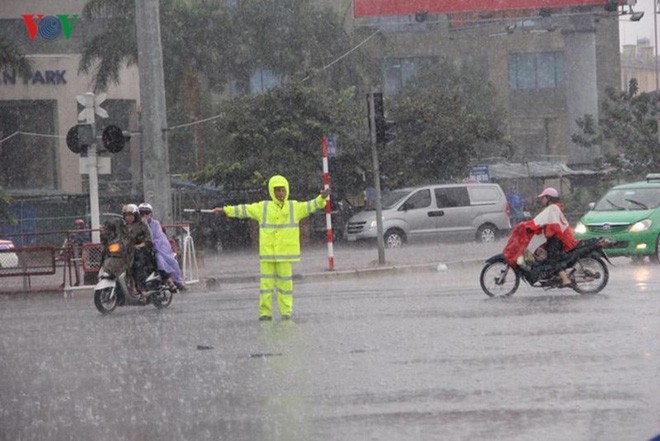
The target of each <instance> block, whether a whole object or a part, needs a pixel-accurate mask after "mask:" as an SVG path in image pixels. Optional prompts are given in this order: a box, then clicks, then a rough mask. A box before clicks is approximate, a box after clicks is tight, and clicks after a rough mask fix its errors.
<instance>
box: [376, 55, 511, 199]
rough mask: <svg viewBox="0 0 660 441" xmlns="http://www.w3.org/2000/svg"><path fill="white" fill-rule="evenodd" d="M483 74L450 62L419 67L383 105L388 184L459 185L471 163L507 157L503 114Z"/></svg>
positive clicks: (384, 162)
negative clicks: (387, 125) (388, 128)
mask: <svg viewBox="0 0 660 441" xmlns="http://www.w3.org/2000/svg"><path fill="white" fill-rule="evenodd" d="M495 98H496V92H495V89H494V87H493V86H492V84H491V83H490V82H489V81H488V79H487V76H486V72H485V70H482V69H478V68H475V66H472V65H470V66H468V65H463V66H456V65H455V64H454V63H452V62H451V61H449V60H441V61H439V62H438V63H437V64H432V65H428V66H424V67H423V68H421V69H420V73H419V74H418V75H417V76H416V77H415V78H413V80H412V81H410V82H409V83H408V85H407V86H406V87H405V88H404V89H403V90H402V91H401V93H400V94H398V95H396V96H394V97H392V98H390V99H389V100H387V101H386V107H391V111H389V112H387V113H388V114H387V118H388V119H392V120H394V121H395V122H396V138H395V139H394V141H392V142H390V143H388V144H387V145H386V146H385V147H384V148H383V149H382V150H383V151H382V153H381V155H380V158H381V170H382V173H383V174H384V175H386V176H387V177H388V178H389V183H388V185H390V186H400V185H414V184H421V183H428V182H447V181H460V180H462V179H464V178H465V177H467V176H468V171H469V167H470V164H471V162H473V161H475V160H477V159H479V158H482V157H486V156H507V155H508V154H509V146H508V144H507V141H506V138H505V135H504V132H503V131H502V129H501V127H504V117H505V113H504V111H503V110H502V108H501V107H500V106H499V105H498V104H497V102H496V99H495Z"/></svg>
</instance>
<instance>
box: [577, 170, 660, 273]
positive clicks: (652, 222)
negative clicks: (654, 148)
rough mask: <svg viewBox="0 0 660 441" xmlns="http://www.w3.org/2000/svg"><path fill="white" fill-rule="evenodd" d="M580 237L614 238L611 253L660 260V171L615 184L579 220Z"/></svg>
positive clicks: (610, 247)
mask: <svg viewBox="0 0 660 441" xmlns="http://www.w3.org/2000/svg"><path fill="white" fill-rule="evenodd" d="M574 233H575V238H576V239H590V238H593V237H604V238H608V239H610V240H612V241H613V242H614V243H613V244H611V245H610V246H609V247H608V248H607V249H606V250H605V251H606V252H607V255H609V256H612V257H615V256H630V257H632V258H635V259H643V258H644V256H649V258H650V260H651V261H654V262H659V261H660V246H659V242H660V174H659V173H652V174H649V175H647V176H646V181H642V182H634V183H630V184H621V185H617V186H615V187H612V188H611V189H610V190H609V191H608V192H607V193H606V194H605V196H603V197H602V198H601V199H600V200H599V201H598V202H596V204H595V205H594V206H593V207H592V208H591V210H590V211H589V212H588V213H587V214H585V215H584V216H582V218H581V219H580V221H579V222H578V223H577V224H576V226H575V229H574Z"/></svg>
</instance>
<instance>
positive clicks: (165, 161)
mask: <svg viewBox="0 0 660 441" xmlns="http://www.w3.org/2000/svg"><path fill="white" fill-rule="evenodd" d="M158 1H159V0H139V1H136V2H135V26H136V28H137V42H138V67H139V72H140V103H141V107H142V112H141V115H140V124H141V128H142V137H141V142H140V144H141V146H142V185H143V189H144V199H145V201H147V202H149V203H150V204H151V205H153V207H154V209H155V210H156V212H157V214H158V216H159V217H160V218H161V219H162V221H163V223H171V222H172V220H173V216H172V189H171V186H170V159H169V151H168V147H167V131H166V130H167V109H166V105H165V77H164V74H163V50H162V47H161V42H160V16H159V6H158Z"/></svg>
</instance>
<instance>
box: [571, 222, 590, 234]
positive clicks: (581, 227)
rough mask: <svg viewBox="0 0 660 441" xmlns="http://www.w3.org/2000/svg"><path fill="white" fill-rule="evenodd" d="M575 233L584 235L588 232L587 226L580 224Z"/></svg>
mask: <svg viewBox="0 0 660 441" xmlns="http://www.w3.org/2000/svg"><path fill="white" fill-rule="evenodd" d="M573 232H574V233H577V234H584V233H586V232H587V226H586V225H585V224H583V223H582V222H578V223H577V224H575V229H574V230H573Z"/></svg>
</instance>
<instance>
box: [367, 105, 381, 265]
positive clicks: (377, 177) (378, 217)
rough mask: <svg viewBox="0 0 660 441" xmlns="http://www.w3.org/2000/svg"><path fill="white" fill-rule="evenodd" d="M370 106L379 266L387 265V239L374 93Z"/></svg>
mask: <svg viewBox="0 0 660 441" xmlns="http://www.w3.org/2000/svg"><path fill="white" fill-rule="evenodd" d="M367 101H368V104H369V134H370V135H371V161H372V164H373V170H374V188H375V189H376V235H377V237H378V264H379V265H384V264H385V239H384V238H383V206H382V203H381V200H380V167H379V165H378V143H377V141H376V108H375V106H374V94H373V92H371V93H369V94H368V95H367Z"/></svg>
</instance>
